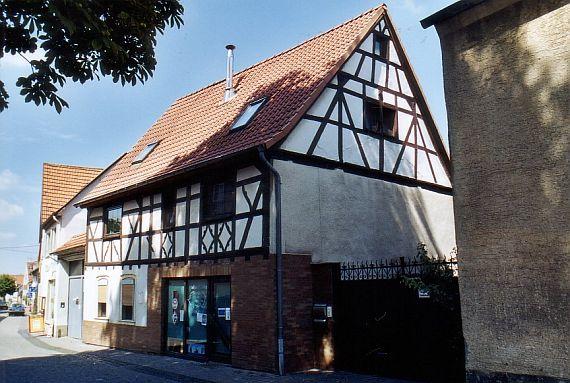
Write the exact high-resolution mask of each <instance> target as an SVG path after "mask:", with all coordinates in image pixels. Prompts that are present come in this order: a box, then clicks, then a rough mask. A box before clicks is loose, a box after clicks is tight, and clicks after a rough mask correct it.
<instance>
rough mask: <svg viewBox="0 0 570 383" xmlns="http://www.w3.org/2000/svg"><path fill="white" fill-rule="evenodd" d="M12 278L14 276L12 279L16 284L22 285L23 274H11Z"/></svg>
mask: <svg viewBox="0 0 570 383" xmlns="http://www.w3.org/2000/svg"><path fill="white" fill-rule="evenodd" d="M11 277H12V278H14V281H15V282H16V286H18V287H19V286H22V285H23V284H24V276H23V275H20V274H18V275H11Z"/></svg>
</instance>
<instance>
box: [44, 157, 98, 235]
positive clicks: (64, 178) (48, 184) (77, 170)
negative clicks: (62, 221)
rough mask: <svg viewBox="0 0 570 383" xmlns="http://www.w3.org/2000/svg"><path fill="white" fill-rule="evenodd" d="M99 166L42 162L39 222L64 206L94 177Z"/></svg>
mask: <svg viewBox="0 0 570 383" xmlns="http://www.w3.org/2000/svg"><path fill="white" fill-rule="evenodd" d="M101 171H102V169H100V168H88V167H84V166H72V165H60V164H47V163H46V164H44V167H43V176H42V205H41V217H40V219H41V224H44V223H45V222H46V221H47V219H48V218H49V217H51V215H52V214H55V213H56V212H57V211H58V210H59V209H61V208H62V207H63V206H65V204H66V203H68V202H69V201H70V200H71V199H73V197H75V196H76V195H77V194H78V193H79V192H80V191H81V190H82V189H83V188H84V187H85V186H87V185H88V184H89V183H90V182H91V181H93V179H95V177H97V176H98V175H99V174H101Z"/></svg>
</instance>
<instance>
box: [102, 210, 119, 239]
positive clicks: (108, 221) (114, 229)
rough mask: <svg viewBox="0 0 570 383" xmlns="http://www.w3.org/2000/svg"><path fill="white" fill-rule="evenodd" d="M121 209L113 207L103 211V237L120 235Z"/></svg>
mask: <svg viewBox="0 0 570 383" xmlns="http://www.w3.org/2000/svg"><path fill="white" fill-rule="evenodd" d="M122 214H123V208H122V207H121V206H113V207H109V208H107V209H105V218H104V219H105V235H107V236H113V235H119V234H121V216H122Z"/></svg>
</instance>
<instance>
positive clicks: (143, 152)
mask: <svg viewBox="0 0 570 383" xmlns="http://www.w3.org/2000/svg"><path fill="white" fill-rule="evenodd" d="M156 145H158V141H155V142H152V143H150V144H148V145H147V146H145V148H144V149H143V150H141V151H140V153H139V154H138V155H137V156H136V157H135V159H134V160H133V164H138V163H139V162H143V160H144V159H145V158H147V157H148V155H149V154H150V152H152V151H153V150H154V148H156Z"/></svg>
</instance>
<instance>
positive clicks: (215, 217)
mask: <svg viewBox="0 0 570 383" xmlns="http://www.w3.org/2000/svg"><path fill="white" fill-rule="evenodd" d="M220 183H223V184H224V202H225V201H226V192H225V187H229V188H230V189H231V190H232V191H231V195H232V198H231V200H230V206H228V207H226V206H224V208H225V209H226V210H227V211H224V212H223V213H219V214H211V213H208V209H210V202H209V198H210V194H211V192H212V187H213V186H214V185H217V184H220ZM200 195H201V202H200V210H201V211H200V218H201V219H200V222H201V223H208V222H214V221H221V220H225V219H228V218H231V217H232V216H234V215H235V203H236V201H235V199H236V187H235V174H233V175H230V174H227V173H226V174H224V175H223V176H218V177H210V178H207V179H205V180H204V181H203V182H202V185H201V192H200Z"/></svg>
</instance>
